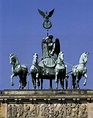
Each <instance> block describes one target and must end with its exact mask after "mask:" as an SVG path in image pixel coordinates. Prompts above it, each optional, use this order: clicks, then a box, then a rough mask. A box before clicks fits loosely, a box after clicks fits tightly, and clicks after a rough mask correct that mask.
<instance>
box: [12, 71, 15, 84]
mask: <svg viewBox="0 0 93 118" xmlns="http://www.w3.org/2000/svg"><path fill="white" fill-rule="evenodd" d="M14 76H15V74H14V73H13V74H12V75H11V85H12V86H14V82H13V77H14Z"/></svg>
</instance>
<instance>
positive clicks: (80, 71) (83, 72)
mask: <svg viewBox="0 0 93 118" xmlns="http://www.w3.org/2000/svg"><path fill="white" fill-rule="evenodd" d="M88 54H89V53H88V52H84V53H82V55H81V56H80V59H79V64H78V65H75V66H73V68H72V86H73V88H74V89H79V81H80V79H81V77H82V76H84V77H85V81H84V83H83V84H84V86H85V85H86V83H87V68H86V63H87V60H88ZM76 77H77V81H76Z"/></svg>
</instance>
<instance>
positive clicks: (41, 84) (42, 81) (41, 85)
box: [41, 78, 43, 89]
mask: <svg viewBox="0 0 93 118" xmlns="http://www.w3.org/2000/svg"><path fill="white" fill-rule="evenodd" d="M41 89H43V79H42V78H41Z"/></svg>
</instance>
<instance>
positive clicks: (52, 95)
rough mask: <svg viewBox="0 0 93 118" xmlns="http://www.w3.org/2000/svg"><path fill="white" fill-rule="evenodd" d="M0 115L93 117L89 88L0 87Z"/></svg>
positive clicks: (92, 94)
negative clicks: (7, 88)
mask: <svg viewBox="0 0 93 118" xmlns="http://www.w3.org/2000/svg"><path fill="white" fill-rule="evenodd" d="M0 118H93V91H92V90H2V91H0Z"/></svg>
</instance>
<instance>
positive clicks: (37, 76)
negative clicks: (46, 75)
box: [36, 73, 40, 88]
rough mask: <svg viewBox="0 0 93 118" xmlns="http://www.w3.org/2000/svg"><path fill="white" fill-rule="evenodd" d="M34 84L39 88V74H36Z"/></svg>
mask: <svg viewBox="0 0 93 118" xmlns="http://www.w3.org/2000/svg"><path fill="white" fill-rule="evenodd" d="M36 83H37V86H38V88H39V86H40V81H39V73H37V74H36Z"/></svg>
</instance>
